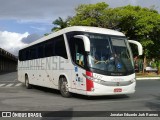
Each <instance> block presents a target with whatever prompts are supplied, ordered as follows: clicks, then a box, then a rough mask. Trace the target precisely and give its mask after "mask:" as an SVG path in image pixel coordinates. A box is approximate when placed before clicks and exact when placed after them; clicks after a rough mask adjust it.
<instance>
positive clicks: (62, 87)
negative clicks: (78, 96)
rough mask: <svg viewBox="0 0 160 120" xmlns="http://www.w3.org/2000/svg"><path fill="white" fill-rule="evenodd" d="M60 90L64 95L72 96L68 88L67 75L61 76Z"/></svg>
mask: <svg viewBox="0 0 160 120" xmlns="http://www.w3.org/2000/svg"><path fill="white" fill-rule="evenodd" d="M60 92H61V95H62V96H63V97H66V98H69V97H71V93H70V92H69V89H68V82H67V80H66V78H65V77H61V78H60Z"/></svg>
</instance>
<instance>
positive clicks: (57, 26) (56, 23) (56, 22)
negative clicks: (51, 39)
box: [51, 17, 70, 32]
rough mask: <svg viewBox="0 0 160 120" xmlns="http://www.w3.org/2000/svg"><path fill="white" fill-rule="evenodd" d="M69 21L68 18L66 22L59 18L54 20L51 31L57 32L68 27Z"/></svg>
mask: <svg viewBox="0 0 160 120" xmlns="http://www.w3.org/2000/svg"><path fill="white" fill-rule="evenodd" d="M69 20H70V17H68V18H67V19H66V20H63V19H62V18H61V17H59V18H58V19H56V20H54V21H53V22H52V24H54V26H55V27H53V28H52V30H51V31H52V32H56V31H58V30H61V29H63V28H66V27H68V23H69Z"/></svg>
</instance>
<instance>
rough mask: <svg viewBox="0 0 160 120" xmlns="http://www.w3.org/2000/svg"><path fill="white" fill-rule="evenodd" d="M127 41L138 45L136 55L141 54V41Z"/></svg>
mask: <svg viewBox="0 0 160 120" xmlns="http://www.w3.org/2000/svg"><path fill="white" fill-rule="evenodd" d="M128 41H129V43H132V44H135V45H137V46H138V55H142V54H143V47H142V45H141V43H139V42H137V41H135V40H128Z"/></svg>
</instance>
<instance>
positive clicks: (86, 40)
mask: <svg viewBox="0 0 160 120" xmlns="http://www.w3.org/2000/svg"><path fill="white" fill-rule="evenodd" d="M74 38H79V39H82V40H83V43H84V49H85V51H86V52H90V40H89V38H88V37H87V36H85V35H75V36H74Z"/></svg>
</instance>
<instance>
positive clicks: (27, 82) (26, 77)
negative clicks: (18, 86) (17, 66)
mask: <svg viewBox="0 0 160 120" xmlns="http://www.w3.org/2000/svg"><path fill="white" fill-rule="evenodd" d="M25 86H26V88H27V89H31V88H32V85H31V84H30V83H29V77H28V74H27V73H26V74H25Z"/></svg>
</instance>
